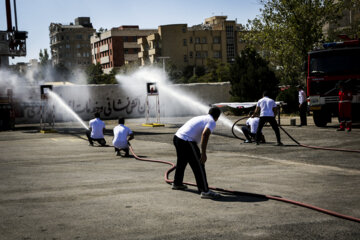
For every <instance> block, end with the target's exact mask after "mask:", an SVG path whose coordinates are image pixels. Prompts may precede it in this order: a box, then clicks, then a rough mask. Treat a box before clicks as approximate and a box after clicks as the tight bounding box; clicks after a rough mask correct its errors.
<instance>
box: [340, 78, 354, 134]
mask: <svg viewBox="0 0 360 240" xmlns="http://www.w3.org/2000/svg"><path fill="white" fill-rule="evenodd" d="M352 98H353V97H352V93H351V91H349V90H348V89H347V88H346V86H345V83H343V82H340V83H339V122H340V127H339V128H338V129H337V131H345V127H346V129H347V131H348V132H350V131H351V125H352V120H351V102H352Z"/></svg>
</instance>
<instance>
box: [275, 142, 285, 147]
mask: <svg viewBox="0 0 360 240" xmlns="http://www.w3.org/2000/svg"><path fill="white" fill-rule="evenodd" d="M276 146H284V144H283V143H282V142H278V143H277V144H276Z"/></svg>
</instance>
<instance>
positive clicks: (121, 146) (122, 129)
mask: <svg viewBox="0 0 360 240" xmlns="http://www.w3.org/2000/svg"><path fill="white" fill-rule="evenodd" d="M118 122H119V125H117V126H116V127H114V139H113V142H112V143H113V145H114V148H115V152H116V156H120V150H123V151H124V152H125V157H129V141H130V140H131V139H134V133H133V132H132V131H131V129H130V128H128V127H127V126H125V125H124V124H125V119H124V118H119V120H118Z"/></svg>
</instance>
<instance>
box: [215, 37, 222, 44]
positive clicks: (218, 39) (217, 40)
mask: <svg viewBox="0 0 360 240" xmlns="http://www.w3.org/2000/svg"><path fill="white" fill-rule="evenodd" d="M220 42H221V38H220V37H218V36H216V37H214V38H213V43H220Z"/></svg>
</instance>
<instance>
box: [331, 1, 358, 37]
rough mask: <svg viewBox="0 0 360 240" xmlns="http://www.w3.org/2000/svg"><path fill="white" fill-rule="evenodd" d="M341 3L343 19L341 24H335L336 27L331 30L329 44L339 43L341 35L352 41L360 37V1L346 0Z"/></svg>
mask: <svg viewBox="0 0 360 240" xmlns="http://www.w3.org/2000/svg"><path fill="white" fill-rule="evenodd" d="M341 3H342V11H343V17H342V19H340V21H339V23H336V24H334V25H335V27H332V28H329V32H328V38H327V40H328V41H329V42H330V41H339V40H340V38H339V36H340V35H345V36H347V37H349V38H350V39H356V38H358V36H360V0H344V1H342V2H341ZM341 22H342V24H341ZM344 25H346V26H344Z"/></svg>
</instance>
